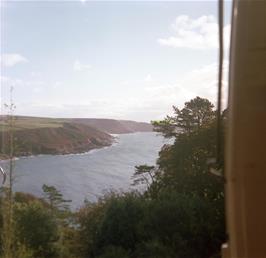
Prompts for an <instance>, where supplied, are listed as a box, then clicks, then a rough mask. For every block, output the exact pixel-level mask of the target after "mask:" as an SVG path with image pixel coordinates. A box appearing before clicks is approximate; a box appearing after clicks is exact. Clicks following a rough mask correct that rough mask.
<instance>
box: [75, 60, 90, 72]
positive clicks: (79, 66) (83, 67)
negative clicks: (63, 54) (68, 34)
mask: <svg viewBox="0 0 266 258" xmlns="http://www.w3.org/2000/svg"><path fill="white" fill-rule="evenodd" d="M73 69H74V71H76V72H80V71H86V70H90V69H91V65H88V64H82V63H81V62H80V61H79V60H78V59H77V60H75V61H74V64H73Z"/></svg>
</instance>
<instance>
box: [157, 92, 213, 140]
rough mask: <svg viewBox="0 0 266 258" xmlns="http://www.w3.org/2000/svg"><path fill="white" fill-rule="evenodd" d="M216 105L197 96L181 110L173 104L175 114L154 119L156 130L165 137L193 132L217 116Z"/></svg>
mask: <svg viewBox="0 0 266 258" xmlns="http://www.w3.org/2000/svg"><path fill="white" fill-rule="evenodd" d="M213 108H214V105H213V104H212V103H211V102H210V101H209V100H208V99H204V98H200V97H196V98H194V99H192V100H190V101H189V102H186V103H185V107H184V108H183V109H181V110H179V109H178V108H177V107H176V106H173V110H174V116H167V117H166V118H165V119H164V120H162V121H152V124H153V126H154V130H155V131H157V132H161V133H162V134H163V135H164V136H165V137H168V138H169V137H174V136H175V137H176V136H177V135H178V134H180V133H192V132H194V131H198V130H199V129H200V128H202V127H206V126H208V125H209V124H210V123H211V121H213V119H214V118H215V112H214V110H213Z"/></svg>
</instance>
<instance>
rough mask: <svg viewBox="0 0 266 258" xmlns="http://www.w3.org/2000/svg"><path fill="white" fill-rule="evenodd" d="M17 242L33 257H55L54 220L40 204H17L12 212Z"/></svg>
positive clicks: (55, 227) (56, 235)
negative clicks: (32, 253) (30, 251)
mask: <svg viewBox="0 0 266 258" xmlns="http://www.w3.org/2000/svg"><path fill="white" fill-rule="evenodd" d="M14 221H15V232H16V238H17V242H18V243H21V244H23V245H25V246H26V247H27V248H28V249H30V250H32V251H33V252H34V257H40V258H41V257H45V258H46V257H56V249H55V241H56V240H57V237H58V232H57V225H56V220H55V218H54V217H53V216H51V213H50V212H49V211H48V210H47V208H45V207H44V206H43V205H42V204H41V203H40V202H37V201H33V202H30V203H28V204H25V203H18V204H16V206H15V210H14Z"/></svg>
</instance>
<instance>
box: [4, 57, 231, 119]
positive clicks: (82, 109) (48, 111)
mask: <svg viewBox="0 0 266 258" xmlns="http://www.w3.org/2000/svg"><path fill="white" fill-rule="evenodd" d="M217 70H218V69H217V64H215V63H214V64H210V65H205V66H202V67H199V68H198V69H195V70H193V71H191V72H189V73H187V74H184V75H183V76H182V77H179V78H178V79H177V80H175V81H171V82H169V83H165V82H162V81H161V82H160V81H159V80H153V81H152V83H146V82H145V80H144V78H140V79H139V80H136V81H125V82H123V83H125V87H131V86H132V85H136V84H139V85H140V86H142V89H143V90H142V91H136V92H135V93H134V94H132V95H130V96H129V95H128V93H127V92H126V93H125V95H122V94H121V95H120V96H119V97H116V96H114V97H102V98H96V97H92V96H88V97H84V98H82V97H81V98H78V99H79V101H77V98H72V97H69V96H68V97H67V96H61V95H60V96H59V95H56V94H57V93H56V94H54V97H51V95H49V94H48V93H47V92H55V91H58V92H61V91H60V89H61V88H62V86H63V85H64V84H63V83H62V82H60V81H55V82H53V83H47V82H42V81H38V80H32V81H24V80H20V79H12V78H8V77H3V78H2V82H3V86H7V85H12V86H14V88H15V92H17V90H16V89H18V88H20V89H23V90H24V91H25V90H26V91H28V92H29V93H33V94H32V98H31V99H27V100H26V99H25V100H24V99H17V101H16V106H17V109H16V113H17V114H21V115H23V114H24V115H35V116H51V117H105V118H117V119H133V120H139V121H149V120H156V119H163V118H164V117H165V116H166V115H167V114H172V105H176V106H178V107H179V108H182V107H183V106H184V103H185V102H186V101H189V100H190V99H192V98H195V97H196V96H200V97H204V98H208V99H209V100H210V101H211V102H213V103H214V104H216V98H217ZM227 74H228V61H226V62H225V64H224V88H223V103H224V104H223V106H224V107H225V104H226V102H227V87H228V85H227ZM21 86H23V87H21ZM24 86H27V87H24ZM132 87H133V86H132ZM18 90H19V89H18ZM7 95H8V92H7ZM36 96H37V97H38V99H36ZM31 101H36V103H33V102H31Z"/></svg>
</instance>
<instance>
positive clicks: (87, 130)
mask: <svg viewBox="0 0 266 258" xmlns="http://www.w3.org/2000/svg"><path fill="white" fill-rule="evenodd" d="M1 126H2V128H3V130H1V133H0V146H1V148H0V156H1V157H2V158H3V157H6V156H7V155H8V153H9V136H10V133H9V131H8V125H7V121H1ZM13 129H14V149H15V156H25V155H34V154H68V153H80V152H85V151H89V150H91V149H95V148H101V147H104V146H108V145H111V144H112V142H113V137H112V136H111V135H109V134H107V133H104V132H102V131H99V130H97V129H96V128H93V127H90V126H87V125H84V124H77V123H73V122H71V121H69V122H65V121H64V120H63V119H62V120H60V119H50V118H27V117H17V118H15V120H14V127H13Z"/></svg>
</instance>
